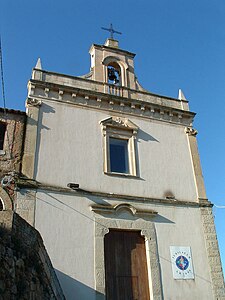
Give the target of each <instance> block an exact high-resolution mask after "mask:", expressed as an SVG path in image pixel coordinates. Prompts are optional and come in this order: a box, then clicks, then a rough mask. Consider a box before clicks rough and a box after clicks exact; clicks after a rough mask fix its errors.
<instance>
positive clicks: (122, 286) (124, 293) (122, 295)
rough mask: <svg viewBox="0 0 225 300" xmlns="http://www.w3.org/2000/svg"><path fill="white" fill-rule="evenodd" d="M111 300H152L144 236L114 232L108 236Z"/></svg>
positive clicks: (107, 278)
mask: <svg viewBox="0 0 225 300" xmlns="http://www.w3.org/2000/svg"><path fill="white" fill-rule="evenodd" d="M104 247H105V284H106V299H107V300H149V299H150V297H149V282H148V271H147V261H146V250H145V241H144V238H143V237H142V236H141V234H140V232H137V231H122V230H121V231H120V230H110V232H109V233H108V234H107V235H106V236H105V240H104Z"/></svg>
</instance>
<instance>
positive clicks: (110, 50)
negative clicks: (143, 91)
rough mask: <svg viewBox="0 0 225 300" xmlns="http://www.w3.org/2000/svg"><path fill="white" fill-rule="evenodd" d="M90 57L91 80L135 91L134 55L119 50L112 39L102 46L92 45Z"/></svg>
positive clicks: (115, 41)
mask: <svg viewBox="0 0 225 300" xmlns="http://www.w3.org/2000/svg"><path fill="white" fill-rule="evenodd" d="M89 53H90V55H91V72H92V77H91V79H92V80H95V81H100V82H103V83H106V84H110V85H116V86H120V87H125V88H129V89H134V90H136V89H137V85H138V84H137V80H136V76H135V73H134V57H135V54H134V53H132V52H128V51H125V50H122V49H120V48H119V43H118V41H117V40H114V39H111V38H110V39H107V40H106V42H105V44H104V45H97V44H93V45H92V46H91V48H90V51H89Z"/></svg>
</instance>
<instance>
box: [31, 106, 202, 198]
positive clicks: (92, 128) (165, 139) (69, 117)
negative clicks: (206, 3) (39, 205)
mask: <svg viewBox="0 0 225 300" xmlns="http://www.w3.org/2000/svg"><path fill="white" fill-rule="evenodd" d="M114 115H115V113H113V111H112V112H111V113H108V112H104V111H97V110H93V109H88V108H87V107H85V108H81V107H76V106H74V105H69V104H68V105H65V104H60V103H56V102H53V101H52V102H51V101H48V102H46V103H44V102H43V103H42V105H41V107H40V115H39V125H38V139H37V153H38V154H37V157H36V165H35V176H36V180H37V181H40V182H42V183H45V184H49V185H56V186H61V187H66V185H67V184H68V183H69V182H75V183H79V184H80V187H81V188H82V189H86V190H91V191H101V192H110V193H119V194H129V195H136V196H142V197H153V198H154V197H157V198H165V193H166V192H168V191H169V192H171V193H172V194H173V195H174V196H175V198H176V199H179V200H186V201H195V200H196V199H197V195H196V187H195V181H194V175H193V169H192V163H191V157H190V152H189V148H188V142H187V137H186V134H185V132H184V127H183V126H179V125H174V124H168V123H163V122H160V121H153V120H150V119H144V118H140V117H139V118H137V117H133V116H127V115H123V117H127V118H129V120H131V121H132V122H133V123H135V124H136V125H137V126H138V127H139V131H138V135H137V158H138V159H137V167H138V170H139V175H140V178H126V177H121V176H109V175H106V174H104V173H103V136H102V131H101V126H100V124H99V122H100V121H101V120H103V119H105V118H107V117H110V116H114ZM184 187H185V188H184Z"/></svg>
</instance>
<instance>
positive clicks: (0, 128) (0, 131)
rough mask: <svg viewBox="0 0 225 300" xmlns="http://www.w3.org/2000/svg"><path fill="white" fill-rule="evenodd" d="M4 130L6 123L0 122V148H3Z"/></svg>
mask: <svg viewBox="0 0 225 300" xmlns="http://www.w3.org/2000/svg"><path fill="white" fill-rule="evenodd" d="M5 132H6V123H3V122H0V150H3V148H4V140H5Z"/></svg>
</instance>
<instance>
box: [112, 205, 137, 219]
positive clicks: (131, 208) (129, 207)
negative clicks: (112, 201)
mask: <svg viewBox="0 0 225 300" xmlns="http://www.w3.org/2000/svg"><path fill="white" fill-rule="evenodd" d="M114 209H115V211H116V212H119V211H120V210H126V211H129V212H130V213H131V214H132V215H133V216H134V215H135V214H136V212H137V209H136V208H135V207H134V206H132V205H130V204H127V203H122V204H118V205H116V206H115V208H114Z"/></svg>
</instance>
